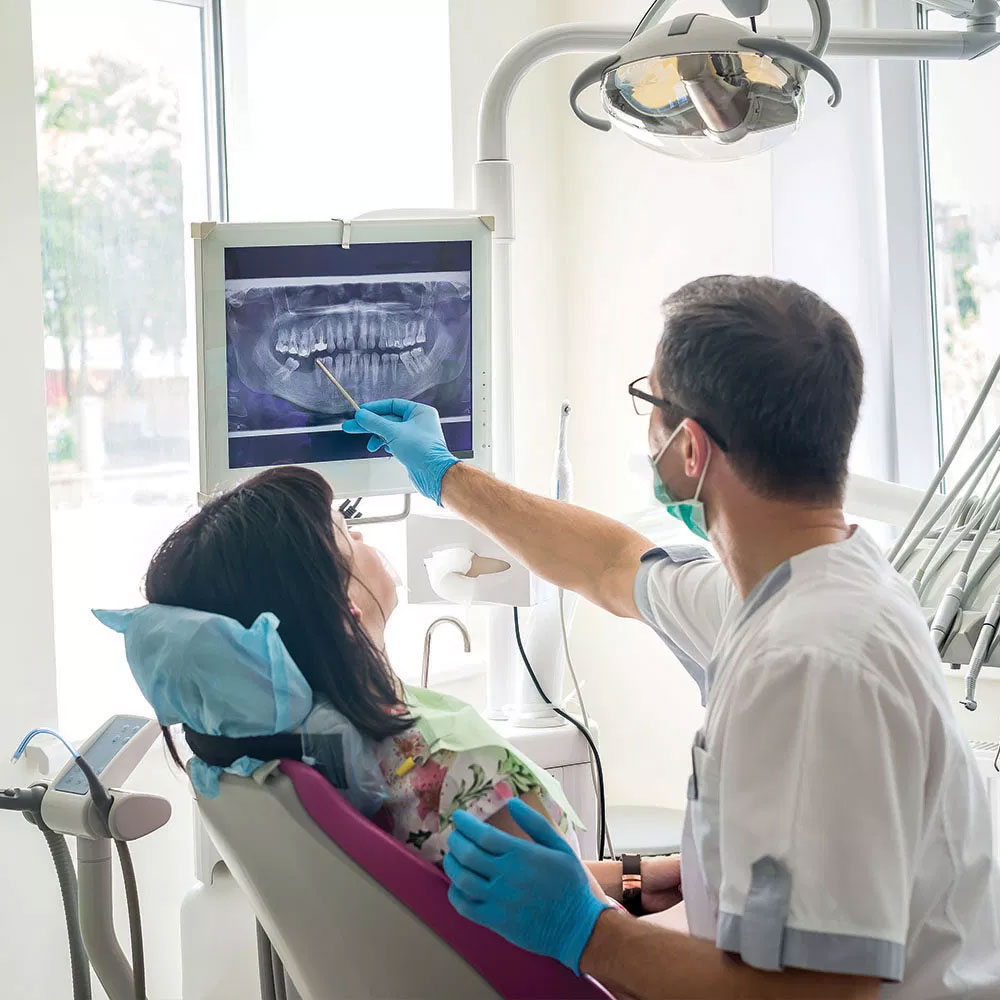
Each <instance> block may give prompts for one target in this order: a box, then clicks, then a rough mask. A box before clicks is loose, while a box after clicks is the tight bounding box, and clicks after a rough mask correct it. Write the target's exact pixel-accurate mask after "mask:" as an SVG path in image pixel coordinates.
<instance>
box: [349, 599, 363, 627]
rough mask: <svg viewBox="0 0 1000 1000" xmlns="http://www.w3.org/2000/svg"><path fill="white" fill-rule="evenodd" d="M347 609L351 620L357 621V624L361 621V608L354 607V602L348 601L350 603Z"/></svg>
mask: <svg viewBox="0 0 1000 1000" xmlns="http://www.w3.org/2000/svg"><path fill="white" fill-rule="evenodd" d="M347 608H348V610H349V611H350V612H351V617H352V618H353V619H354V620H355V621H357V622H359V621H361V608H359V607H358V606H357V605H356V604H355V603H354V601H350V602H348V605H347Z"/></svg>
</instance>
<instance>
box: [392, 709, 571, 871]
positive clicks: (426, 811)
mask: <svg viewBox="0 0 1000 1000" xmlns="http://www.w3.org/2000/svg"><path fill="white" fill-rule="evenodd" d="M377 755H378V760H379V766H380V767H381V769H382V774H383V775H384V776H385V780H386V783H387V784H388V786H389V798H388V800H387V802H386V804H385V807H384V809H383V811H382V813H381V814H380V815H379V817H378V819H379V820H380V821H381V825H383V826H385V828H386V829H387V830H388V832H389V833H391V834H392V835H393V836H394V837H395V838H396V839H397V840H401V841H403V843H404V844H409V845H410V846H411V847H414V848H415V849H416V850H418V851H419V852H420V853H421V854H422V855H423V856H424V857H425V858H427V860H428V861H432V862H434V863H435V864H440V863H441V862H442V861H443V859H444V856H445V853H446V851H447V841H448V835H449V834H450V833H451V831H452V822H451V815H452V813H453V812H454V811H455V810H456V809H464V810H466V811H467V812H470V813H472V815H473V816H477V817H478V818H479V819H483V820H486V819H489V818H490V816H492V815H493V814H494V813H496V812H499V811H500V810H501V809H503V808H504V806H506V804H507V802H508V801H509V800H510V799H512V798H516V797H518V796H520V795H523V794H525V793H526V792H534V793H535V794H536V795H537V796H538V798H539V799H540V800H541V802H542V804H543V805H544V806H545V809H546V811H547V812H548V814H549V816H550V817H551V818H552V822H553V823H555V824H556V826H557V827H558V829H559V831H560V832H561V833H562V834H563V836H565V837H566V838H567V839H568V840H569V842H570V844H571V845H572V846H573V847H574V849H575V850H576V851H577V853H579V845H578V843H577V840H576V834H575V831H573V829H572V824H571V823H570V821H569V817H568V816H567V815H566V814H565V813H564V812H563V810H562V809H561V808H560V807H559V806H558V805H557V804H556V802H555V801H554V800H553V799H552V797H551V796H550V795H549V794H548V793H547V792H546V791H545V789H544V788H542V787H541V785H539V783H538V780H537V779H536V778H535V776H534V775H533V774H532V773H531V772H530V771H529V770H528V769H527V768H526V767H525V766H524V765H523V764H522V763H521V761H520V760H519V759H518V758H517V757H515V756H514V755H513V754H511V753H510V751H509V750H507V749H506V748H505V747H499V746H497V747H479V748H478V749H476V750H463V751H460V752H456V751H453V750H434V751H432V752H431V753H429V754H428V746H427V743H426V742H425V740H424V738H423V736H422V735H421V734H420V731H419V730H418V729H417V728H416V727H415V726H414V727H411V728H410V729H407V730H405V731H404V732H402V733H400V734H399V735H397V736H391V737H389V738H388V739H385V740H382V742H381V743H379V744H378V747H377ZM414 762H417V763H414Z"/></svg>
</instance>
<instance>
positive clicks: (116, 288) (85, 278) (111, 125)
mask: <svg viewBox="0 0 1000 1000" xmlns="http://www.w3.org/2000/svg"><path fill="white" fill-rule="evenodd" d="M202 16H203V14H202V11H201V10H200V9H199V8H198V7H194V6H186V5H183V4H176V3H161V2H157V0H129V2H123V0H34V3H33V4H32V17H33V34H34V59H35V70H36V108H37V136H38V176H39V188H40V199H41V223H42V271H43V274H42V279H43V296H44V335H45V366H46V402H47V412H48V427H49V445H48V447H49V479H50V491H51V503H52V535H53V538H52V542H53V576H54V584H53V586H54V602H55V620H56V667H57V684H58V699H59V717H60V725H61V727H62V728H63V730H64V731H65V732H66V733H67V734H69V735H71V736H78V735H79V734H82V733H87V732H89V731H90V730H91V729H92V728H94V726H96V725H97V724H98V723H99V722H100V721H101V720H102V719H103V718H104V717H105V716H106V715H107V714H108V713H109V711H112V710H116V711H130V710H142V709H143V707H144V702H143V700H142V698H141V696H140V694H139V692H138V690H137V689H136V688H135V687H134V685H133V684H132V682H131V678H130V677H129V675H128V671H127V668H126V666H125V663H124V659H123V657H122V647H121V639H120V638H119V637H118V636H116V635H114V634H112V633H111V632H109V631H107V630H105V629H104V628H103V627H101V626H100V625H98V624H97V622H96V621H95V620H94V619H93V618H92V617H91V615H90V611H89V609H90V608H91V607H93V606H95V605H103V606H110V607H134V606H136V605H138V604H140V603H141V601H142V597H141V590H140V582H141V579H142V574H143V572H144V570H145V567H146V565H147V564H148V562H149V559H150V556H151V555H152V553H153V551H154V549H155V547H156V546H157V544H158V543H159V542H161V541H162V540H163V538H164V537H165V536H166V534H167V533H168V531H169V530H170V529H171V528H172V527H173V526H174V525H175V524H177V523H178V522H179V521H180V520H182V518H183V517H184V516H185V515H186V514H187V513H188V512H189V511H190V510H191V509H192V507H193V500H194V497H195V489H196V485H195V478H194V465H193V462H194V459H195V456H194V454H193V453H192V444H191V442H192V440H193V434H192V429H193V428H192V416H191V413H192V386H193V383H194V355H193V351H194V335H193V316H192V309H191V294H192V288H191V274H192V268H191V261H190V240H189V238H188V233H187V231H188V223H189V222H191V221H193V220H199V219H204V218H208V217H209V214H210V213H209V197H208V195H209V183H208V169H207V163H208V157H207V151H206V122H205V92H204V79H205V76H204V74H203V65H202V51H203V50H202ZM109 690H110V691H113V692H114V698H113V700H109V698H108V692H109Z"/></svg>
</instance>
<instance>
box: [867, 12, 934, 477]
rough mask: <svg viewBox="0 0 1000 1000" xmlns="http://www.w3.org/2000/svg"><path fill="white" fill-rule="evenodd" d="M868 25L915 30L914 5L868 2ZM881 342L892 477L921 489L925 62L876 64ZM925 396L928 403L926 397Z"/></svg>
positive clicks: (928, 226)
mask: <svg viewBox="0 0 1000 1000" xmlns="http://www.w3.org/2000/svg"><path fill="white" fill-rule="evenodd" d="M875 19H876V27H878V28H884V29H899V28H907V29H922V28H924V26H925V18H924V14H923V8H922V6H921V5H920V4H919V3H911V4H909V5H900V4H899V3H898V0H876V5H875ZM878 65H879V109H878V110H879V113H880V115H881V132H882V172H883V190H884V193H885V209H886V249H887V257H888V278H887V281H888V286H887V288H886V289H885V294H886V296H887V304H888V331H887V332H888V347H889V351H890V355H891V359H892V384H891V393H892V408H891V409H892V413H893V415H894V419H895V427H894V428H893V429H892V430H893V433H892V434H891V435H890V436H891V438H892V439H893V441H894V451H895V454H894V458H893V464H894V473H895V477H894V478H895V479H896V481H897V482H899V483H902V484H904V485H907V486H917V487H921V488H922V487H923V486H924V484H926V483H927V481H928V480H929V479H930V478H931V477H932V476H933V474H934V472H935V470H936V468H937V466H938V465H939V463H940V461H941V455H942V447H943V441H942V406H941V376H940V366H939V363H938V361H939V357H938V318H937V298H936V276H935V272H934V253H933V238H934V233H933V214H932V212H931V207H930V206H931V198H932V188H931V178H930V169H929V168H930V147H929V140H930V137H929V129H928V116H927V88H928V63H927V62H926V61H920V62H914V61H910V60H881V61H880V62H879V64H878ZM928 399H930V400H932V401H933V405H932V406H931V407H928V406H927V405H926V400H928Z"/></svg>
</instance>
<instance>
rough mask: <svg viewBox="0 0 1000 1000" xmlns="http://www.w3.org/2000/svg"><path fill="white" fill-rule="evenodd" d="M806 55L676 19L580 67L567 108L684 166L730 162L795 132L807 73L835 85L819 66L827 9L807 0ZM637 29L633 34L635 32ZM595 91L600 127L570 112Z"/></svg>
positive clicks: (728, 29) (726, 24)
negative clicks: (811, 16)
mask: <svg viewBox="0 0 1000 1000" xmlns="http://www.w3.org/2000/svg"><path fill="white" fill-rule="evenodd" d="M810 3H811V4H812V6H813V9H814V12H816V14H817V17H816V19H815V20H816V23H815V31H814V40H813V49H812V51H809V50H806V49H802V48H800V47H799V46H797V45H792V44H791V43H789V42H786V41H784V40H781V39H777V38H762V37H760V36H757V35H754V34H748V32H747V29H746V27H744V26H743V25H741V24H739V23H737V22H735V21H729V20H727V19H725V18H720V17H710V16H708V15H706V14H686V15H683V16H681V17H676V18H674V19H673V20H672V21H669V22H665V23H663V24H659V25H657V26H655V27H652V28H647V29H645V30H642V31H641V32H639V33H638V34H636V35H634V36H633V38H632V39H631V41H629V42H628V43H627V44H626V45H625V46H623V47H622V48H621V49H620V50H619V51H618V52H617V53H616V54H615V55H614V56H612V57H605V58H604V59H601V60H599V61H598V62H596V63H594V64H593V65H591V66H589V67H587V69H586V70H584V72H583V73H581V74H580V76H579V77H578V78H577V80H576V82H575V83H574V84H573V87H572V89H571V91H570V104H571V106H572V108H573V110H574V112H575V113H576V114H577V116H578V117H579V118H580V119H581V120H582V121H584V122H586V123H587V124H588V125H591V126H593V127H594V128H599V129H601V130H603V131H607V130H609V129H610V128H611V125H615V126H616V127H618V128H619V129H621V130H622V131H624V132H625V133H626V134H627V135H629V136H631V137H632V138H633V139H635V140H636V141H637V142H640V143H642V144H643V145H645V146H649V147H651V148H653V149H657V150H659V151H661V152H663V153H666V154H668V155H671V156H677V157H681V158H683V159H691V160H734V159H738V158H740V157H743V156H748V155H752V154H754V153H759V152H762V151H764V150H766V149H771V148H772V147H773V146H776V145H777V144H778V143H779V142H781V141H783V140H784V139H786V138H788V136H790V135H792V134H793V133H794V132H795V131H796V129H797V128H798V127H799V123H800V121H801V118H802V109H803V105H804V100H805V86H804V85H805V78H806V75H807V73H808V71H809V70H810V69H812V70H815V71H817V72H819V73H820V74H821V75H823V76H824V77H825V78H826V79H827V80H828V82H829V83H830V85H831V87H832V88H833V97H832V99H831V102H830V103H831V104H837V103H838V102H839V100H840V84H839V82H838V80H837V78H836V76H835V75H834V74H833V71H832V70H830V68H829V67H828V66H827V65H826V64H825V63H824V62H823V61H822V58H821V56H822V52H823V50H825V48H826V43H827V39H828V37H829V7H828V6H827V0H810ZM640 27H641V25H640ZM592 84H599V85H600V90H601V97H602V101H603V105H604V110H605V112H606V113H607V115H608V120H605V119H602V118H595V117H594V116H592V115H589V114H587V113H586V112H584V111H583V110H582V109H581V108H580V107H579V105H578V103H577V101H578V98H579V95H580V94H581V93H582V92H583V90H585V89H586V88H587V87H589V86H591V85H592Z"/></svg>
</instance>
